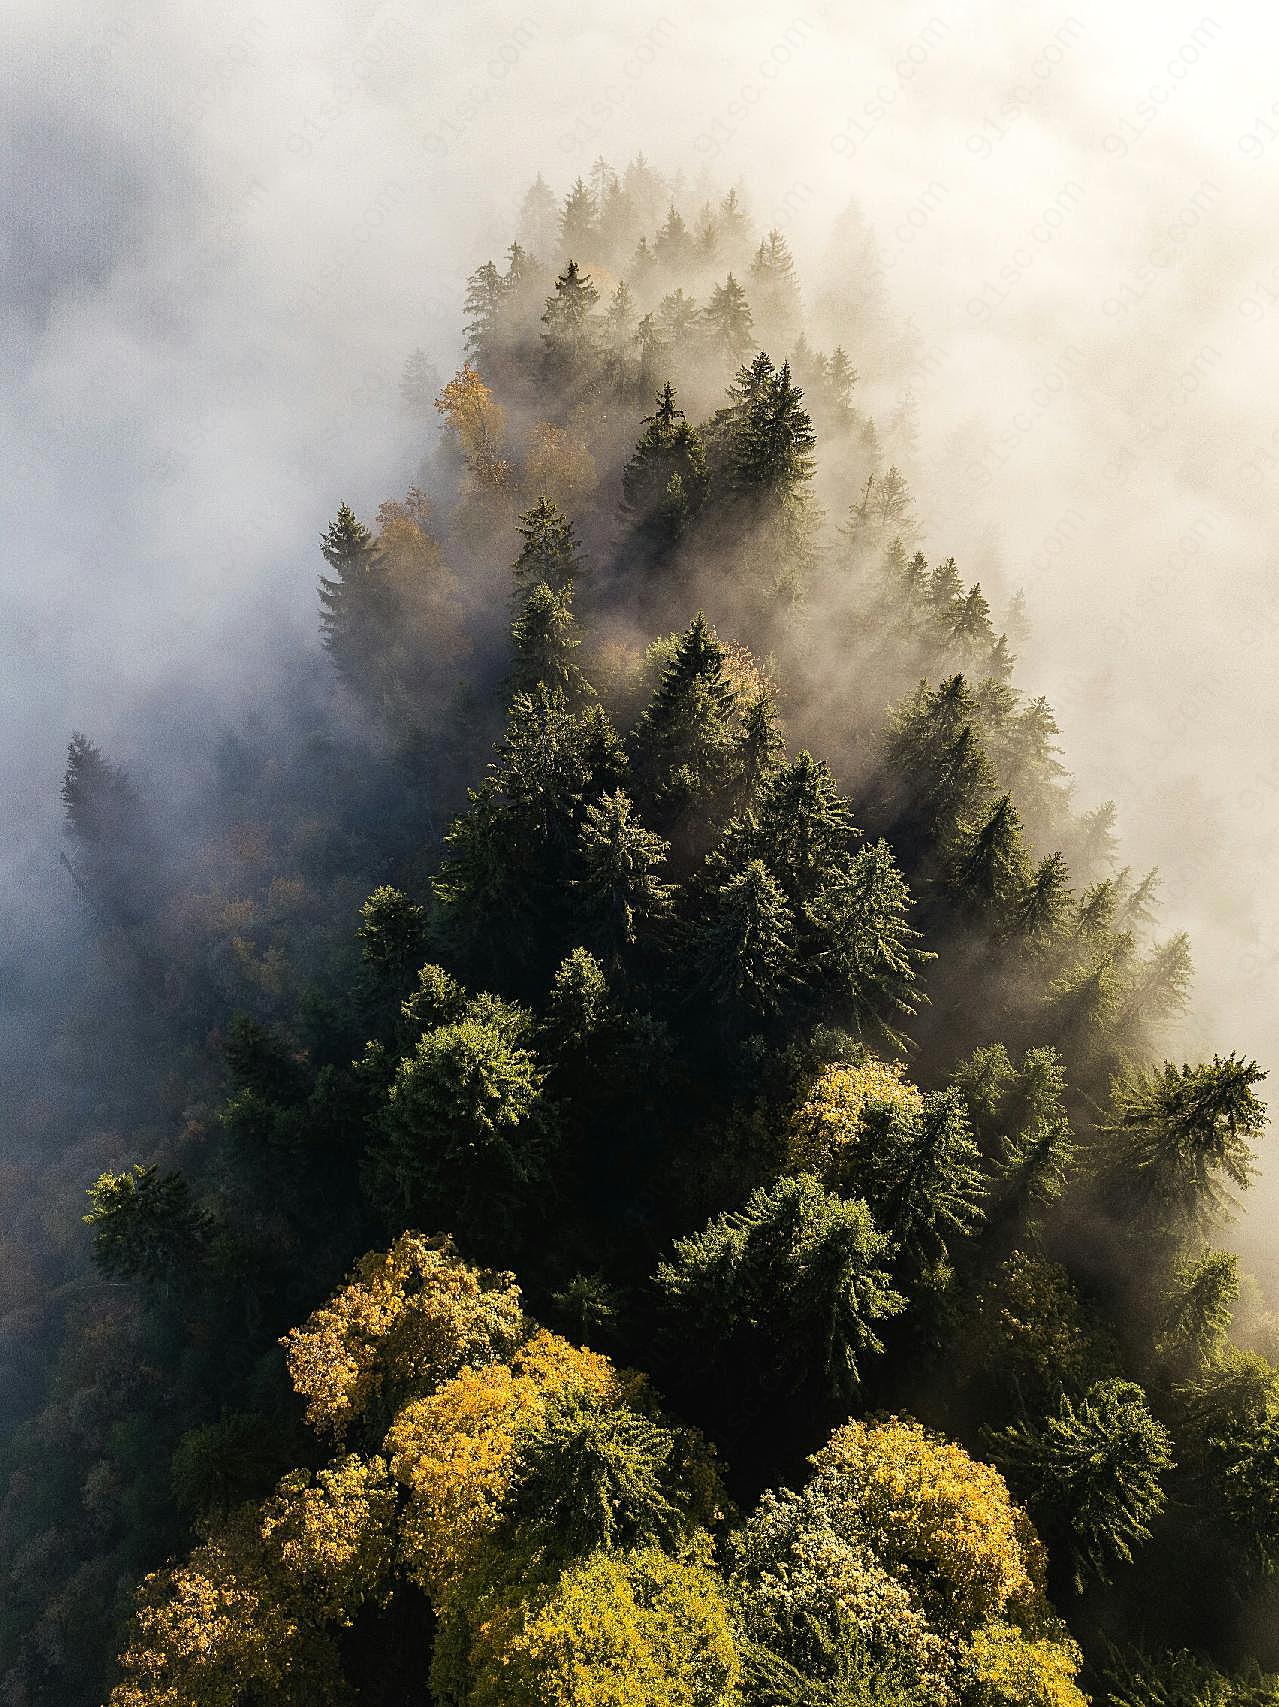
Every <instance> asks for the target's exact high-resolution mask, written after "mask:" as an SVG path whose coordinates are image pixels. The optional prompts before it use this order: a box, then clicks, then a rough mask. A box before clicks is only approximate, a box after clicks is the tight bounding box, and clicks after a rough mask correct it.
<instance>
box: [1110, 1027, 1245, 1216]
mask: <svg viewBox="0 0 1279 1707" xmlns="http://www.w3.org/2000/svg"><path fill="white" fill-rule="evenodd" d="M1265 1076H1266V1075H1265V1074H1264V1073H1263V1072H1262V1071H1261V1069H1260V1068H1259V1067H1258V1066H1257V1064H1256V1062H1255V1061H1245V1060H1244V1059H1243V1057H1242V1056H1236V1055H1233V1054H1232V1055H1228V1056H1226V1057H1225V1058H1224V1059H1223V1058H1222V1057H1221V1056H1220V1055H1214V1056H1213V1058H1212V1060H1211V1061H1204V1062H1200V1064H1199V1065H1198V1066H1195V1067H1191V1066H1182V1067H1176V1066H1174V1065H1173V1063H1172V1062H1171V1061H1165V1062H1164V1064H1163V1066H1162V1067H1159V1068H1157V1069H1154V1070H1153V1071H1141V1070H1137V1071H1132V1072H1129V1073H1126V1074H1124V1075H1123V1076H1122V1077H1120V1078H1119V1079H1118V1080H1116V1082H1115V1084H1114V1086H1113V1087H1112V1091H1111V1107H1110V1114H1109V1118H1108V1119H1107V1120H1105V1121H1104V1122H1103V1123H1102V1126H1101V1132H1102V1135H1103V1138H1104V1139H1105V1140H1107V1145H1106V1153H1105V1154H1104V1156H1103V1160H1102V1173H1103V1181H1104V1186H1105V1190H1106V1194H1107V1197H1108V1200H1109V1201H1110V1203H1111V1204H1112V1206H1113V1207H1114V1210H1115V1212H1116V1214H1118V1215H1121V1216H1122V1217H1123V1219H1124V1221H1125V1222H1127V1223H1128V1224H1130V1225H1132V1226H1133V1227H1134V1228H1135V1229H1136V1228H1140V1229H1143V1230H1144V1231H1146V1232H1147V1233H1149V1232H1152V1231H1156V1230H1158V1231H1160V1232H1164V1233H1168V1232H1171V1233H1176V1232H1178V1231H1187V1230H1189V1229H1190V1228H1193V1227H1195V1226H1203V1225H1206V1224H1211V1223H1212V1222H1213V1221H1215V1220H1219V1219H1220V1218H1221V1217H1222V1216H1223V1215H1224V1214H1226V1213H1227V1212H1228V1211H1229V1209H1230V1208H1231V1207H1232V1205H1233V1202H1234V1196H1233V1191H1232V1188H1233V1189H1234V1190H1239V1191H1241V1190H1243V1189H1244V1188H1245V1187H1246V1186H1247V1185H1248V1183H1249V1182H1250V1180H1251V1179H1252V1175H1253V1169H1254V1159H1253V1148H1252V1140H1253V1139H1255V1138H1257V1137H1259V1136H1260V1135H1261V1133H1262V1132H1263V1131H1264V1130H1265V1124H1266V1107H1265V1104H1264V1103H1263V1102H1261V1101H1260V1099H1259V1098H1258V1097H1257V1096H1256V1094H1255V1093H1254V1091H1253V1086H1254V1085H1256V1084H1258V1083H1259V1082H1260V1081H1261V1080H1262V1079H1264V1078H1265Z"/></svg>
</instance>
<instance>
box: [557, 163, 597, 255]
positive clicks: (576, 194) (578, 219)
mask: <svg viewBox="0 0 1279 1707" xmlns="http://www.w3.org/2000/svg"><path fill="white" fill-rule="evenodd" d="M596 217H597V209H596V204H595V197H594V195H593V194H592V192H591V191H590V190H589V189H588V188H587V186H586V184H585V183H584V182H583V180H582V179H581V178H578V179H577V180H576V181H575V182H574V184H573V188H572V189H571V190H570V191H569V193H568V195H567V197H566V198H565V201H564V211H563V213H562V214H561V215H560V248H559V253H560V254H561V255H581V254H586V255H589V254H590V253H591V252H592V250H593V248H594V246H595V237H596V231H597V226H596Z"/></svg>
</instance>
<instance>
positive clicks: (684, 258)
mask: <svg viewBox="0 0 1279 1707" xmlns="http://www.w3.org/2000/svg"><path fill="white" fill-rule="evenodd" d="M653 253H654V254H655V255H656V257H657V260H658V262H659V263H660V265H661V266H663V267H665V268H666V270H667V272H670V273H676V272H679V271H680V270H681V269H683V268H684V267H686V266H688V265H689V263H690V262H691V260H692V258H693V239H692V237H691V235H690V233H689V229H688V226H687V225H685V223H684V218H683V215H682V214H681V213H680V212H679V210H678V208H676V207H674V206H671V207H669V208H668V209H667V210H666V218H665V219H664V220H663V222H662V225H661V227H660V229H659V230H658V233H657V236H656V237H655V238H654V240H653Z"/></svg>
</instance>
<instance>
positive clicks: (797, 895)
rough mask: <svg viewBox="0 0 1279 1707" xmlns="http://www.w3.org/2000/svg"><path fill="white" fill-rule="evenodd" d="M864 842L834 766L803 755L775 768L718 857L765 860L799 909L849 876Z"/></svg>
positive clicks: (731, 831) (732, 859) (733, 827)
mask: <svg viewBox="0 0 1279 1707" xmlns="http://www.w3.org/2000/svg"><path fill="white" fill-rule="evenodd" d="M860 839H861V832H860V831H859V830H858V829H857V827H856V825H855V824H854V823H853V814H852V808H851V806H850V805H849V803H848V801H847V800H846V799H845V797H844V796H843V795H842V794H841V792H840V790H839V788H838V786H837V784H836V782H835V779H834V777H833V776H832V775H831V772H830V767H829V766H828V765H826V764H824V763H823V762H822V761H821V760H820V759H815V758H814V757H813V755H812V754H811V753H808V752H802V753H799V754H798V755H797V756H796V757H795V758H794V759H792V761H791V762H790V764H789V765H781V766H778V767H776V768H775V769H773V770H772V772H771V774H770V775H769V777H768V779H767V781H766V782H765V784H764V786H763V787H762V789H761V790H760V793H759V798H758V799H757V801H756V802H755V804H754V806H753V807H752V809H751V812H750V814H749V816H748V817H747V818H745V819H744V820H738V821H737V822H736V823H735V824H732V825H730V826H729V828H728V830H727V832H726V833H725V840H724V849H723V852H722V853H721V854H720V855H719V856H718V857H719V858H721V859H726V860H727V861H728V862H729V863H733V862H737V861H740V860H743V859H748V858H760V859H763V860H764V861H765V863H766V864H767V866H768V868H769V870H770V871H771V872H773V874H774V875H775V876H776V877H777V878H778V879H779V880H780V882H781V883H782V886H783V888H784V889H785V891H786V895H787V899H788V900H789V902H790V904H791V905H792V906H793V907H799V906H803V905H805V904H806V903H808V902H810V901H812V900H813V898H814V897H815V896H816V895H818V894H819V893H820V892H821V891H822V890H823V889H825V888H827V887H828V886H829V885H830V884H831V883H832V882H833V881H835V880H836V879H838V878H840V877H844V876H846V875H847V872H848V868H849V866H850V865H851V863H852V859H853V856H854V853H855V852H856V848H857V843H858V842H859V841H860Z"/></svg>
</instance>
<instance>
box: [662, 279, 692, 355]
mask: <svg viewBox="0 0 1279 1707" xmlns="http://www.w3.org/2000/svg"><path fill="white" fill-rule="evenodd" d="M700 319H701V313H700V310H699V309H698V306H697V304H696V302H694V300H693V298H692V297H691V296H687V295H685V292H684V288H683V286H682V285H681V286H680V288H679V289H678V290H673V291H671V292H670V294H669V295H667V296H664V297H663V298H662V300H661V302H660V304H659V305H658V310H657V321H658V325H659V327H660V328H661V334H662V337H663V339H664V340H665V342H666V343H668V344H669V345H670V346H671V347H672V348H673V349H676V350H679V351H680V352H681V354H682V355H683V356H685V357H687V356H688V355H690V354H691V353H692V351H691V346H692V345H693V343H694V341H695V336H696V333H697V330H698V327H699V323H700Z"/></svg>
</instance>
